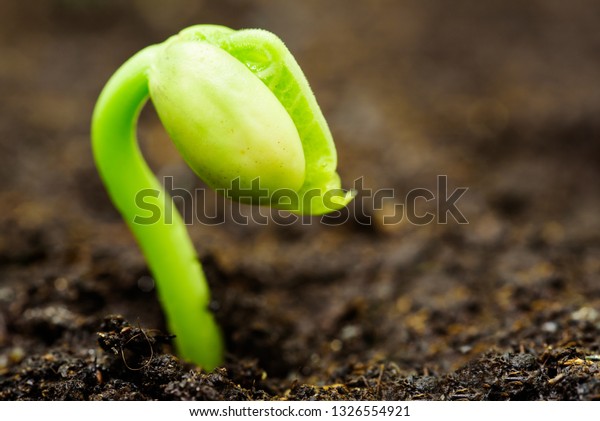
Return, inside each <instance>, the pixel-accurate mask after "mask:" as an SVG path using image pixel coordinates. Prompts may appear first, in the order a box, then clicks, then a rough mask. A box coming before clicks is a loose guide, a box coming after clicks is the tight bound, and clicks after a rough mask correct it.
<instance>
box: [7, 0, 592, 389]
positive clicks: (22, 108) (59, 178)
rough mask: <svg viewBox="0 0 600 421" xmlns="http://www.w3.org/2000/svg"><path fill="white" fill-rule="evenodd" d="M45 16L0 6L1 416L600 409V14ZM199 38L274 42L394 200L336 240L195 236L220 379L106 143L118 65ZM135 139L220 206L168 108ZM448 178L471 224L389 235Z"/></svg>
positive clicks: (350, 157) (201, 229) (189, 4)
mask: <svg viewBox="0 0 600 421" xmlns="http://www.w3.org/2000/svg"><path fill="white" fill-rule="evenodd" d="M39 3H40V4H39V5H38V4H37V3H36V7H35V8H32V7H30V6H28V3H27V2H16V1H12V2H11V1H3V2H2V3H1V4H0V95H1V96H0V98H1V101H0V115H1V118H0V215H1V216H0V399H5V400H6V399H11V400H13V399H89V400H103V399H136V400H137V399H140V400H143V399H233V400H246V399H294V400H296V399H310V400H313V399H361V400H362V399H400V400H409V399H434V400H457V399H460V400H481V399H501V400H507V399H515V400H523V399H526V400H530V399H548V400H554V399H562V400H567V399H568V400H571V399H579V400H591V399H600V362H599V359H600V356H599V355H600V235H599V234H600V218H599V216H598V215H599V212H600V194H599V193H600V177H599V175H600V165H599V164H600V139H599V137H600V120H599V119H598V115H600V96H599V95H598V75H600V54H599V48H600V31H598V30H597V19H596V17H597V16H599V15H600V3H598V2H594V1H592V0H589V1H584V0H581V1H574V2H560V1H545V2H519V1H516V0H515V1H504V0H497V1H486V2H476V1H467V0H460V1H454V2H452V4H451V5H450V4H449V3H448V2H444V1H441V0H440V1H433V2H417V1H408V0H407V1H398V0H381V1H352V2H347V1H343V0H332V1H327V2H321V1H317V0H305V1H301V2H300V1H272V2H271V1H266V0H265V1H256V2H252V1H246V0H244V1H233V0H231V1H229V0H228V1H219V2H209V1H186V0H178V1H173V2H154V1H148V2H145V1H135V2H130V3H127V2H121V1H116V0H113V1H94V0H86V1H77V2H75V1H67V0H53V1H50V0H49V1H46V2H39ZM194 23H221V24H226V25H229V26H232V27H237V28H240V27H263V28H266V29H270V30H272V31H274V32H276V33H277V34H278V35H280V36H281V37H282V38H283V39H284V40H285V41H286V42H287V43H288V46H289V47H290V49H291V50H292V51H293V52H294V54H295V55H296V57H297V59H298V61H299V62H300V63H301V65H302V66H303V68H304V69H305V72H306V73H307V76H308V78H309V80H310V81H311V83H312V86H313V88H314V90H315V92H316V95H317V97H318V99H319V101H320V103H321V105H322V107H323V110H324V113H325V115H326V116H327V118H328V121H329V122H330V125H331V128H332V131H333V133H334V136H335V138H336V143H337V146H338V152H339V158H340V159H339V168H340V172H341V175H342V178H343V180H344V185H345V186H347V187H351V186H352V185H353V180H355V179H358V178H360V177H363V185H364V187H365V188H370V189H374V190H377V189H385V188H387V189H393V191H394V194H395V198H394V199H393V200H386V201H384V202H383V204H381V203H377V201H374V200H373V198H369V197H368V195H367V194H366V193H364V192H363V193H362V195H361V196H359V197H358V198H357V199H356V200H355V201H354V202H353V204H352V205H351V206H350V207H349V209H348V211H347V212H346V213H344V214H342V215H337V216H336V217H334V218H330V219H328V222H329V223H330V225H326V224H323V223H321V222H320V221H319V219H318V218H314V219H313V220H312V224H310V225H303V224H301V223H298V222H297V223H294V224H291V225H288V226H283V225H276V224H274V223H269V224H268V225H266V226H265V225H261V224H258V223H250V224H248V225H240V224H236V223H235V221H234V220H233V218H232V217H231V216H228V215H229V211H230V210H231V209H233V207H232V205H231V204H225V205H224V206H219V207H218V209H219V212H221V214H223V215H225V219H226V221H225V223H224V224H222V225H213V226H211V225H206V224H201V223H198V222H197V223H195V224H194V225H193V226H191V227H190V232H191V235H192V237H193V239H194V242H195V244H196V245H197V248H198V252H199V255H200V258H201V260H202V262H203V264H204V267H205V269H206V272H207V275H208V278H209V281H210V283H211V285H212V290H213V299H214V303H213V309H214V311H215V314H216V317H217V318H218V320H219V322H220V324H221V326H222V327H223V331H224V335H225V337H226V340H227V350H228V354H227V361H226V364H225V365H224V366H223V367H222V368H218V369H216V370H214V371H213V372H211V373H205V372H202V371H200V370H198V369H196V368H194V367H192V366H189V365H186V364H184V363H183V362H182V361H180V360H179V359H178V358H177V356H176V355H175V354H174V353H173V349H172V347H171V345H170V341H171V337H170V336H169V333H168V332H167V329H166V327H165V322H164V319H163V316H162V313H161V308H160V305H159V303H158V301H157V298H156V294H155V291H154V290H153V283H152V279H151V278H150V277H149V273H148V270H147V267H146V263H145V261H144V260H143V258H142V256H141V254H140V251H139V249H138V248H137V246H136V244H135V242H134V240H133V238H132V236H131V235H130V233H129V232H128V231H127V228H126V226H125V224H124V223H123V221H122V220H121V218H120V216H119V215H118V214H117V212H116V211H115V210H114V209H113V207H112V205H111V203H110V202H109V200H108V197H107V196H106V193H105V192H104V189H103V186H102V184H101V182H100V180H99V178H98V176H97V173H96V170H95V168H94V164H93V160H92V156H91V151H90V141H89V122H90V116H91V112H92V109H93V105H94V102H95V99H96V98H97V95H98V93H99V91H100V89H101V88H102V86H103V84H104V83H105V82H106V80H107V79H108V77H109V76H110V75H111V74H112V72H114V70H115V69H116V68H117V67H118V66H119V65H120V64H121V63H122V62H123V61H124V60H126V59H127V58H128V57H129V56H131V55H132V54H133V53H135V52H136V51H137V50H139V49H141V48H143V47H144V46H146V45H148V44H151V43H155V42H160V41H162V40H163V39H165V38H166V37H167V36H169V35H171V34H173V33H175V32H177V31H178V30H179V29H181V28H182V27H185V26H188V25H190V24H194ZM140 138H141V142H142V144H143V148H144V151H145V155H146V156H147V158H148V160H149V162H150V164H151V165H152V167H153V168H154V169H155V171H156V172H157V174H159V175H160V176H165V175H173V176H175V185H176V187H180V188H188V189H189V188H196V187H200V184H199V182H198V181H197V180H196V179H195V177H194V176H193V175H192V174H191V172H190V171H189V170H187V168H186V167H185V165H184V164H183V163H182V162H181V160H180V158H179V157H178V156H177V154H176V152H174V149H173V147H172V146H171V145H170V143H169V141H168V139H167V137H166V134H165V133H164V130H163V129H162V128H161V126H160V123H159V122H158V120H157V118H156V116H155V115H154V114H153V112H152V110H151V109H148V110H147V111H146V112H145V113H144V115H143V116H142V120H141V122H140ZM438 175H447V176H448V183H449V191H448V194H450V193H451V192H452V191H453V190H454V188H456V187H461V186H464V187H468V188H469V190H468V192H467V193H466V194H465V195H464V196H463V197H462V198H461V199H460V201H459V202H458V204H459V208H460V210H461V211H462V213H463V214H464V216H465V217H466V218H467V220H468V222H469V223H468V224H458V223H456V222H455V221H454V220H453V218H452V217H450V218H449V223H447V224H440V223H431V224H428V225H423V226H419V225H413V224H411V223H409V222H408V221H407V220H406V219H404V220H403V221H401V222H399V223H396V224H385V223H384V218H385V217H386V216H389V215H390V214H391V212H392V210H393V209H394V204H395V203H403V202H404V197H405V196H406V194H407V193H408V192H409V191H410V190H412V189H415V188H429V189H432V190H433V191H434V192H435V190H436V177H437V176H438ZM211 197H212V196H210V195H209V197H208V198H205V199H204V200H202V198H200V199H199V203H196V204H195V205H196V206H201V204H202V203H204V202H210V201H211V200H213V199H211ZM419 203H420V204H424V203H425V201H424V200H421V201H420V202H419ZM431 203H433V202H429V204H431ZM188 205H190V204H188ZM243 209H244V212H246V213H248V212H256V210H250V209H248V208H243ZM188 210H189V209H188ZM427 210H429V211H432V212H434V211H435V208H433V207H428V206H423V208H422V209H421V208H419V209H418V213H419V214H420V213H423V212H425V211H427ZM276 216H277V215H274V217H276ZM438 216H439V215H438ZM331 222H335V224H331Z"/></svg>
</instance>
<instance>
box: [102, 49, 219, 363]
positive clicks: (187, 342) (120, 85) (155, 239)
mask: <svg viewBox="0 0 600 421" xmlns="http://www.w3.org/2000/svg"><path fill="white" fill-rule="evenodd" d="M156 49H157V47H156V46H152V47H148V48H146V49H144V50H142V51H140V52H139V53H137V54H136V55H135V56H133V57H132V58H131V59H129V60H128V61H127V62H126V63H125V64H124V65H123V66H122V67H121V68H120V69H119V70H118V71H117V72H116V73H115V74H114V75H113V77H112V78H111V79H110V80H109V82H108V83H107V85H106V87H105V88H104V90H103V92H102V94H101V95H100V98H99V99H98V103H97V105H96V109H95V111H94V117H93V128H92V139H93V151H94V156H95V160H96V165H97V167H98V170H99V172H100V175H101V177H102V179H103V181H104V183H105V185H106V188H107V190H108V192H109V195H110V197H111V199H112V200H113V202H114V204H115V206H116V207H117V209H118V210H119V211H120V212H121V214H122V215H123V217H124V219H125V221H126V222H127V224H128V225H129V228H130V229H131V230H132V231H133V233H134V235H135V237H136V239H137V241H138V243H139V245H140V247H141V249H142V251H143V253H144V255H145V257H146V260H147V261H148V263H149V266H150V270H151V272H152V274H153V276H154V278H155V280H156V285H157V290H158V293H159V296H160V300H161V303H162V305H163V307H164V309H165V312H166V314H167V320H168V323H169V328H170V329H171V331H172V332H173V333H174V334H175V335H176V338H175V341H176V345H177V348H178V350H179V352H180V353H181V355H182V356H183V357H184V358H186V359H188V360H191V361H193V362H195V363H196V364H198V365H200V366H202V367H203V368H205V369H207V370H211V369H212V368H214V367H216V366H218V365H219V364H220V363H221V362H222V354H223V342H222V339H221V334H220V331H219V328H218V326H217V324H216V323H215V320H214V318H213V316H212V314H211V312H210V311H209V309H208V305H209V302H210V292H209V289H208V285H207V282H206V279H205V277H204V273H203V272H202V268H201V266H200V262H199V261H198V258H197V255H196V251H195V248H194V246H193V244H192V241H191V239H190V237H189V235H188V233H187V230H186V227H185V224H184V223H183V221H182V219H181V216H180V215H179V213H178V212H177V210H176V209H175V208H174V206H173V203H172V200H171V199H170V198H169V197H168V196H167V195H168V194H167V193H166V192H165V191H164V189H163V188H162V186H161V185H160V183H159V182H158V180H157V179H156V177H155V176H154V175H153V173H152V171H151V170H150V168H149V167H148V165H147V163H146V161H145V160H144V158H143V156H142V154H141V152H140V149H139V146H138V142H137V137H136V126H137V120H138V116H139V114H140V111H141V109H142V108H143V106H144V104H145V103H146V101H147V99H148V95H149V90H148V78H147V71H148V68H149V65H150V63H151V62H152V59H153V57H154V55H155V51H156ZM144 189H151V190H152V191H155V192H158V196H156V197H145V200H146V202H147V203H152V204H153V205H155V206H156V207H157V208H158V209H160V214H159V215H160V219H159V220H158V221H157V222H156V223H153V224H136V223H135V222H134V218H135V216H136V214H135V212H136V210H138V209H137V208H136V207H135V206H134V203H133V201H134V198H135V197H136V195H137V194H138V193H139V192H140V191H141V190H144ZM167 215H173V217H172V220H171V221H169V223H167V221H166V220H165V217H166V216H167ZM190 332H193V334H190Z"/></svg>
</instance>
